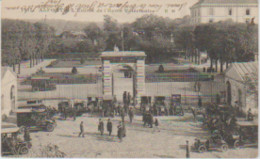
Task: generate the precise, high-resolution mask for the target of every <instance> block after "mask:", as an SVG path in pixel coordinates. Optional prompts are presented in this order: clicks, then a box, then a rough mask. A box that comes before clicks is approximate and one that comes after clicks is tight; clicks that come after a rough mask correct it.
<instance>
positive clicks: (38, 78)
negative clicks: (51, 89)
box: [31, 77, 51, 80]
mask: <svg viewBox="0 0 260 159" xmlns="http://www.w3.org/2000/svg"><path fill="white" fill-rule="evenodd" d="M31 79H32V80H44V79H46V80H48V79H51V77H31Z"/></svg>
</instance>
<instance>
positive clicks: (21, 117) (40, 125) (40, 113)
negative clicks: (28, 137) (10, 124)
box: [15, 109, 56, 132]
mask: <svg viewBox="0 0 260 159" xmlns="http://www.w3.org/2000/svg"><path fill="white" fill-rule="evenodd" d="M15 112H16V113H17V125H18V127H28V128H29V129H30V130H45V131H48V132H51V131H53V130H54V128H55V127H56V122H55V120H54V119H49V118H48V116H47V112H46V111H45V110H42V109H39V110H34V109H17V110H16V111H15Z"/></svg>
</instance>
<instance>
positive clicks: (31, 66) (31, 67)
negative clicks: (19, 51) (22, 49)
mask: <svg viewBox="0 0 260 159" xmlns="http://www.w3.org/2000/svg"><path fill="white" fill-rule="evenodd" d="M30 68H32V55H30Z"/></svg>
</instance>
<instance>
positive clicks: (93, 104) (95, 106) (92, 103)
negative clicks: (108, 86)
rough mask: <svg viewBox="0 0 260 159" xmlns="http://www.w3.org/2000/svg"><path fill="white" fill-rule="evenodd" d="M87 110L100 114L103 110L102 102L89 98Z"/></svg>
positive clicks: (96, 98) (94, 97)
mask: <svg viewBox="0 0 260 159" xmlns="http://www.w3.org/2000/svg"><path fill="white" fill-rule="evenodd" d="M87 110H88V111H89V112H91V113H93V112H99V111H100V110H101V106H100V100H99V98H98V97H96V96H93V97H88V102H87Z"/></svg>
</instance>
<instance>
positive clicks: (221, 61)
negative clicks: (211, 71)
mask: <svg viewBox="0 0 260 159" xmlns="http://www.w3.org/2000/svg"><path fill="white" fill-rule="evenodd" d="M220 72H223V60H222V59H220Z"/></svg>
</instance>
